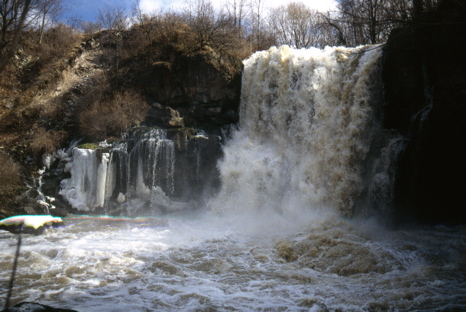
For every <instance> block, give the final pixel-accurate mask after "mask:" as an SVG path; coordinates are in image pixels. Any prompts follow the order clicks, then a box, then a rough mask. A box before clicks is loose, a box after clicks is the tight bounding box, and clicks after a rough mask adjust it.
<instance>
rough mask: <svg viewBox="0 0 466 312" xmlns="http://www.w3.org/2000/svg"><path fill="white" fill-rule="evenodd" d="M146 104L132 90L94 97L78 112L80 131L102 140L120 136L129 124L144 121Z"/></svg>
mask: <svg viewBox="0 0 466 312" xmlns="http://www.w3.org/2000/svg"><path fill="white" fill-rule="evenodd" d="M148 109H149V107H148V105H147V104H146V102H145V101H144V99H143V98H142V97H141V96H140V95H139V94H138V93H136V92H134V91H128V90H127V91H123V92H114V93H113V94H112V95H111V96H110V97H109V98H107V99H105V98H102V95H101V96H97V97H96V98H94V99H93V100H92V101H91V102H90V103H89V104H87V105H86V106H85V107H83V108H82V109H81V111H80V112H79V116H78V120H79V129H80V132H81V133H82V134H83V135H85V136H87V137H90V138H93V139H98V140H102V139H105V138H107V137H109V136H121V134H122V133H123V132H125V131H126V130H128V129H129V128H130V127H131V126H133V125H137V124H139V123H141V122H143V121H144V119H145V117H146V113H147V110H148Z"/></svg>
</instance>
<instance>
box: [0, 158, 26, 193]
mask: <svg viewBox="0 0 466 312" xmlns="http://www.w3.org/2000/svg"><path fill="white" fill-rule="evenodd" d="M20 170H21V167H20V166H19V165H18V164H17V163H15V162H14V161H13V160H12V159H11V157H10V156H9V155H8V154H6V153H4V152H2V151H0V198H3V199H5V200H7V199H8V197H11V196H14V195H15V193H16V191H17V190H18V189H19V187H20V185H21V175H20Z"/></svg>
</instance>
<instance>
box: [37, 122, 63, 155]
mask: <svg viewBox="0 0 466 312" xmlns="http://www.w3.org/2000/svg"><path fill="white" fill-rule="evenodd" d="M65 137H66V132H65V131H54V130H49V131H47V130H45V129H44V128H39V129H37V130H36V131H34V133H33V135H32V136H31V142H30V144H29V149H30V150H31V151H32V152H33V154H35V155H36V156H39V155H41V154H43V153H47V154H50V153H53V152H55V151H56V150H57V149H58V148H59V147H60V145H61V144H62V143H63V140H64V139H65Z"/></svg>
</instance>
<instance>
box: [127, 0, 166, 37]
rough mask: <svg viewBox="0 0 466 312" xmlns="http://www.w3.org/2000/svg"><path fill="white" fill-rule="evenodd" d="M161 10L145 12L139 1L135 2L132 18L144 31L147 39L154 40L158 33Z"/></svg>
mask: <svg viewBox="0 0 466 312" xmlns="http://www.w3.org/2000/svg"><path fill="white" fill-rule="evenodd" d="M161 15H162V14H161V12H151V13H149V14H147V13H144V12H143V11H142V10H141V7H140V6H139V3H137V2H136V3H135V4H134V7H133V10H132V17H131V18H132V20H133V23H134V25H137V26H138V27H139V28H140V29H141V30H142V32H143V33H144V35H145V37H146V39H147V40H148V41H149V42H152V40H153V39H154V35H155V33H156V30H157V27H158V26H159V24H160V23H159V22H160V19H161Z"/></svg>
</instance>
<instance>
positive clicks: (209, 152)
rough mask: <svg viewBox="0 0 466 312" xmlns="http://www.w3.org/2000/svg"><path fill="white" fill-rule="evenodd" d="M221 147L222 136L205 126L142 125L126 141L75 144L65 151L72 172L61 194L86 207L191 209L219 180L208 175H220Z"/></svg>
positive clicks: (116, 211)
mask: <svg viewBox="0 0 466 312" xmlns="http://www.w3.org/2000/svg"><path fill="white" fill-rule="evenodd" d="M219 147H220V144H219V138H218V137H215V136H212V137H209V136H207V135H206V134H205V132H203V131H196V130H194V129H173V130H164V129H159V128H151V127H136V128H133V129H131V130H130V131H128V132H127V133H126V134H125V135H124V137H123V139H122V140H121V141H116V142H113V143H112V144H106V143H105V144H102V146H101V147H100V148H97V149H86V148H79V147H75V148H73V149H72V150H71V155H69V157H64V161H65V162H67V164H66V165H65V171H68V172H69V174H70V175H71V177H70V178H67V179H64V180H62V182H61V185H60V187H61V190H60V192H59V194H60V195H61V196H62V197H63V198H64V199H65V200H66V201H67V202H68V203H69V204H70V205H71V206H72V207H73V208H75V209H77V210H80V211H92V212H98V213H110V214H118V215H121V214H123V215H131V216H132V215H138V214H144V215H147V214H160V213H166V212H172V211H178V210H181V209H185V208H186V207H187V204H190V205H191V206H193V205H194V204H193V202H192V201H193V200H197V199H199V198H200V197H202V195H203V191H204V189H207V188H209V183H211V182H210V181H207V180H215V179H212V178H210V179H208V178H206V177H208V176H211V175H215V172H214V170H216V168H215V161H212V157H215V160H216V159H218V156H216V154H217V152H216V150H217V149H219ZM217 175H218V174H217ZM191 208H192V207H191Z"/></svg>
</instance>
